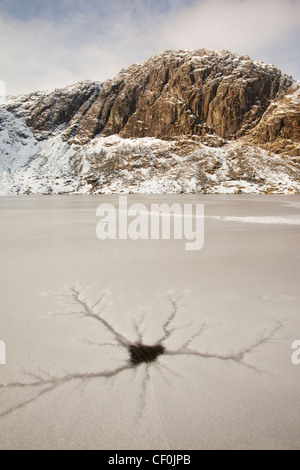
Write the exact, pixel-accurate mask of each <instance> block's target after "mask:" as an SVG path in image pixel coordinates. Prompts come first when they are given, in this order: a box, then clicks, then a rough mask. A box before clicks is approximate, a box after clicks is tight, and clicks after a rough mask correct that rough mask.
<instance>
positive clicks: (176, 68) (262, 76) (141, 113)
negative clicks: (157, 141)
mask: <svg viewBox="0 0 300 470" xmlns="http://www.w3.org/2000/svg"><path fill="white" fill-rule="evenodd" d="M292 83H293V80H292V78H291V77H288V76H286V75H283V74H282V73H281V72H280V70H278V69H277V68H275V67H274V66H272V65H266V64H263V63H260V62H253V61H252V60H250V59H249V57H247V56H238V55H235V54H231V53H229V52H227V51H210V50H206V49H200V50H197V51H166V52H164V53H163V54H159V55H156V56H154V57H152V58H151V59H149V60H148V61H147V62H143V63H140V64H137V65H133V66H131V67H130V68H129V69H127V70H125V71H122V72H121V73H120V74H119V75H118V76H117V77H116V78H114V79H113V80H108V81H106V82H105V83H103V84H102V85H100V84H99V83H90V82H84V83H81V84H79V85H76V86H74V87H70V88H67V89H65V90H56V91H55V92H54V93H50V94H46V95H41V94H34V95H30V97H24V98H23V101H22V100H21V101H20V100H19V103H18V102H17V101H14V102H13V104H8V106H7V109H8V110H9V111H12V112H13V113H16V114H17V115H20V113H21V114H22V113H23V115H25V117H26V122H27V124H28V125H29V126H30V127H31V129H32V130H33V131H34V132H36V133H42V134H43V135H45V133H48V134H49V133H53V132H55V131H56V129H57V128H58V127H60V126H64V134H63V138H64V139H65V140H70V139H71V141H72V142H77V143H80V144H84V143H87V142H89V141H90V140H91V139H93V138H94V137H96V136H98V135H103V136H109V135H113V134H119V135H120V136H122V137H147V136H150V137H157V138H163V139H165V138H170V137H173V136H180V135H185V136H191V135H195V136H202V137H203V136H206V135H208V134H216V135H217V136H219V137H221V138H224V139H235V138H237V137H239V136H242V135H245V134H246V133H248V132H249V131H251V129H253V128H254V127H255V126H256V125H257V124H258V123H259V121H260V120H261V118H262V116H263V115H264V113H265V112H266V110H267V109H268V107H269V105H270V103H271V102H272V101H273V100H276V99H277V98H278V97H279V96H281V95H282V94H284V93H285V92H286V91H287V89H288V88H289V87H290V86H291V84H292Z"/></svg>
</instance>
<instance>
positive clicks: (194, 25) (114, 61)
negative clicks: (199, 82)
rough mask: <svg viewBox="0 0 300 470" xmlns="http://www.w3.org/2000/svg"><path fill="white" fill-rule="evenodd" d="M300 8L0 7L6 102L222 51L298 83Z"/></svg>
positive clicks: (258, 0) (209, 0) (275, 4)
mask: <svg viewBox="0 0 300 470" xmlns="http://www.w3.org/2000/svg"><path fill="white" fill-rule="evenodd" d="M299 46H300V0H0V81H4V82H5V85H6V92H7V94H8V95H18V94H23V93H29V92H33V91H37V90H52V89H54V88H59V87H64V86H67V85H70V84H73V83H76V82H78V81H81V80H96V81H103V80H106V79H108V78H112V77H113V76H115V75H116V74H117V73H118V72H119V71H120V70H121V69H122V68H126V67H128V66H129V65H131V64H133V63H136V62H140V61H143V60H147V59H148V58H149V57H151V56H152V55H153V54H156V53H159V52H162V51H164V50H166V49H199V48H202V47H206V48H208V49H226V50H229V51H231V52H235V53H238V54H246V55H249V56H250V57H251V58H252V59H254V60H262V61H264V62H267V63H272V64H274V65H276V66H277V67H279V68H280V69H281V70H282V71H283V72H285V73H287V74H289V75H292V76H293V77H294V78H295V79H300V47H299Z"/></svg>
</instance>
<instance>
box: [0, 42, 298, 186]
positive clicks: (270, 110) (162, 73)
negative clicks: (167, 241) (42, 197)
mask: <svg viewBox="0 0 300 470" xmlns="http://www.w3.org/2000/svg"><path fill="white" fill-rule="evenodd" d="M299 97H300V86H299V84H297V83H296V82H295V81H294V80H293V79H292V78H291V77H289V76H287V75H284V74H282V73H281V72H280V70H278V69H277V68H275V67H274V66H273V65H267V64H264V63H262V62H254V61H252V60H250V58H249V57H247V56H239V55H236V54H232V53H230V52H228V51H211V50H207V49H200V50H197V51H186V50H185V51H166V52H164V53H162V54H158V55H155V56H154V57H152V58H151V59H149V60H148V61H146V62H142V63H140V64H135V65H132V66H131V67H129V68H128V69H127V70H122V71H121V72H120V74H119V75H117V76H116V77H115V78H114V79H112V80H108V81H106V82H104V83H100V82H88V81H87V82H81V83H79V84H76V85H73V86H70V87H67V88H64V89H61V90H55V91H53V92H46V93H41V92H38V93H32V94H30V95H26V96H21V97H17V98H13V99H10V100H9V101H8V102H7V103H6V104H4V105H2V106H0V194H2V195H5V194H24V193H25V194H31V193H34V194H40V193H42V194H64V193H111V192H132V193H165V192H167V193H174V192H182V193H196V192H200V193H201V192H205V193H226V192H229V193H230V192H253V193H274V192H276V193H290V192H292V193H295V192H296V193H297V192H299V190H300V181H299V165H300V132H299V122H300V98H299Z"/></svg>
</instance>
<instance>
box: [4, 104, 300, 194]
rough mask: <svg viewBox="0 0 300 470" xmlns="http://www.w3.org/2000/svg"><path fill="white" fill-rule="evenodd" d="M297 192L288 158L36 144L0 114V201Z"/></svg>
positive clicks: (120, 142)
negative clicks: (20, 197) (17, 196)
mask: <svg viewBox="0 0 300 470" xmlns="http://www.w3.org/2000/svg"><path fill="white" fill-rule="evenodd" d="M61 132H63V129H62V130H61ZM223 144H224V143H223ZM299 190H300V182H299V169H298V168H297V167H295V165H294V164H293V162H292V161H291V160H290V159H289V158H288V157H283V156H280V157H279V156H276V155H273V154H271V153H269V152H267V151H265V150H262V149H258V148H255V147H251V146H249V145H246V144H244V145H243V144H241V143H238V142H236V143H227V144H225V145H223V146H222V147H220V148H214V147H211V146H207V145H204V144H200V143H199V142H197V141H194V140H193V139H191V138H181V139H176V140H173V141H162V140H158V139H155V138H141V139H122V138H121V137H119V136H110V137H98V138H95V139H94V140H93V141H91V142H90V143H89V144H87V145H84V146H80V145H78V144H77V143H73V144H69V143H68V142H66V141H65V140H64V139H63V138H62V134H60V133H59V132H58V133H57V135H54V136H52V137H50V138H48V139H47V140H37V139H36V137H35V136H34V135H33V134H32V132H31V130H30V129H29V127H28V126H27V125H26V123H25V121H24V120H23V118H16V117H14V116H13V114H11V113H9V112H8V111H6V110H4V109H2V108H0V195H15V194H76V193H77V194H86V193H92V194H112V193H135V194H147V193H148V194H163V193H171V194H173V193H175V194H176V193H177V194H178V193H188V194H193V193H208V194H210V193H217V194H233V193H255V194H258V193H284V194H287V193H298V192H299Z"/></svg>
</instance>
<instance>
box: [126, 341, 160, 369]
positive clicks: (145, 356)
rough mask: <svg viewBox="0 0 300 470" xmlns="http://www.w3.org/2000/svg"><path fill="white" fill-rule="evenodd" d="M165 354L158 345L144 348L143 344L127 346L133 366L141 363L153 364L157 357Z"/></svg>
mask: <svg viewBox="0 0 300 470" xmlns="http://www.w3.org/2000/svg"><path fill="white" fill-rule="evenodd" d="M164 353H165V348H164V347H163V346H162V345H161V344H158V345H156V346H145V345H144V344H132V345H131V346H129V354H130V361H131V364H132V365H133V366H138V365H139V364H142V363H143V362H145V363H147V364H149V363H150V362H155V361H156V359H157V358H158V356H161V355H162V354H164Z"/></svg>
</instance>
